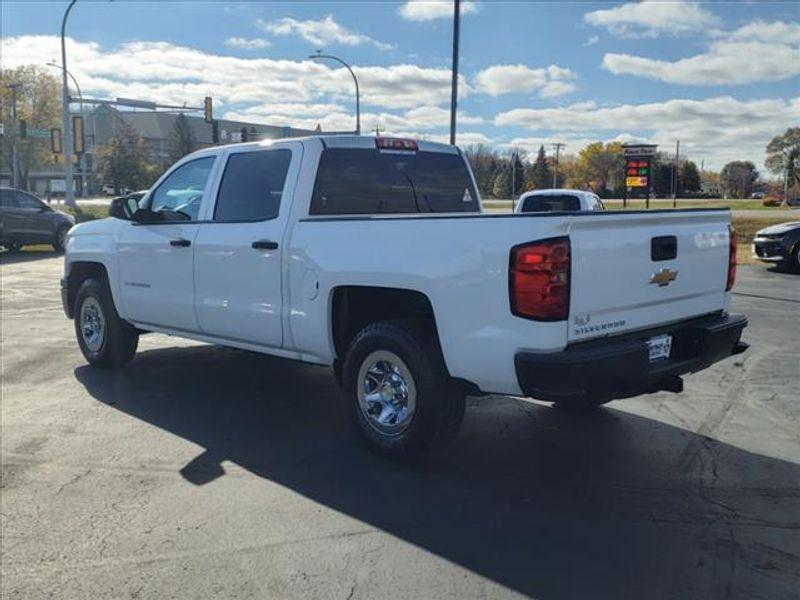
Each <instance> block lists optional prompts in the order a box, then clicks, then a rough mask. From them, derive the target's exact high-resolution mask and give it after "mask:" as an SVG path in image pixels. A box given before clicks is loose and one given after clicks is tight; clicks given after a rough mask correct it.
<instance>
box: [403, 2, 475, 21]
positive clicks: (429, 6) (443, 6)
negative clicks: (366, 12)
mask: <svg viewBox="0 0 800 600" xmlns="http://www.w3.org/2000/svg"><path fill="white" fill-rule="evenodd" d="M398 12H399V13H400V16H402V17H403V18H404V19H407V20H409V21H433V20H434V19H448V18H449V19H452V18H453V2H452V1H448V0H438V1H437V0H409V1H408V2H406V3H405V4H403V5H402V6H401V7H400V9H399V10H398ZM476 12H478V5H477V3H475V2H470V1H469V0H466V1H465V2H462V3H461V15H462V16H463V15H469V14H473V13H476Z"/></svg>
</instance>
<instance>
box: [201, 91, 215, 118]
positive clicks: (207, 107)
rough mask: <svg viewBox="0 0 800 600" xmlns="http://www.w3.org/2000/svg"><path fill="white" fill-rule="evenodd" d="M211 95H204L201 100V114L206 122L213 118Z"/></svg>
mask: <svg viewBox="0 0 800 600" xmlns="http://www.w3.org/2000/svg"><path fill="white" fill-rule="evenodd" d="M212 104H213V103H212V101H211V96H206V98H205V101H204V102H203V115H204V116H205V119H206V123H211V122H212V121H213V120H214V110H213V106H212Z"/></svg>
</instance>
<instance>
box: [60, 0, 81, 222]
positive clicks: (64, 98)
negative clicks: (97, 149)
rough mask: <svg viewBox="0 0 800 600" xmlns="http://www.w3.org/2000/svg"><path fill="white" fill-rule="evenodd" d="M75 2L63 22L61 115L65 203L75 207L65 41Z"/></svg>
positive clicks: (71, 4)
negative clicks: (69, 18) (68, 19)
mask: <svg viewBox="0 0 800 600" xmlns="http://www.w3.org/2000/svg"><path fill="white" fill-rule="evenodd" d="M75 2H77V0H70V3H69V5H68V6H67V10H65V11H64V18H63V19H62V20H61V69H62V73H61V77H62V89H61V105H62V107H61V108H62V114H61V126H62V131H63V132H64V133H63V134H62V135H63V136H64V144H63V150H64V163H65V164H64V187H65V188H66V192H65V197H64V203H65V204H66V205H67V206H75V190H74V186H75V182H74V180H73V176H72V124H71V123H70V122H69V88H68V86H67V43H66V39H65V37H64V36H65V33H66V29H67V18H68V17H69V13H70V11H71V10H72V7H73V6H75Z"/></svg>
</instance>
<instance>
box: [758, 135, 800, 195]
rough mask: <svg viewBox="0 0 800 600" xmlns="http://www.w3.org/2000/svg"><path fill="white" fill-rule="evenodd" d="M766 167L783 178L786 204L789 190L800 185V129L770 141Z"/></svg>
mask: <svg viewBox="0 0 800 600" xmlns="http://www.w3.org/2000/svg"><path fill="white" fill-rule="evenodd" d="M764 166H766V167H767V169H768V170H769V171H771V172H772V173H775V174H776V175H781V176H782V177H783V181H784V184H783V186H784V187H783V190H784V199H783V201H784V202H786V199H787V194H786V192H787V190H788V188H789V187H791V186H793V185H800V127H790V128H789V129H787V130H786V131H785V132H783V134H781V135H776V136H775V137H774V138H772V140H770V142H769V144H767V159H766V160H765V161H764Z"/></svg>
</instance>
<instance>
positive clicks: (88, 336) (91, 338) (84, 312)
mask: <svg viewBox="0 0 800 600" xmlns="http://www.w3.org/2000/svg"><path fill="white" fill-rule="evenodd" d="M105 334H106V319H105V316H103V309H102V308H101V307H100V303H99V302H98V301H97V299H96V298H93V297H91V296H89V297H88V298H86V299H85V300H84V301H83V304H82V305H81V336H82V337H83V343H84V344H85V345H86V347H87V348H88V349H89V350H90V351H91V352H97V351H99V350H100V348H102V346H103V342H104V341H105Z"/></svg>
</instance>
